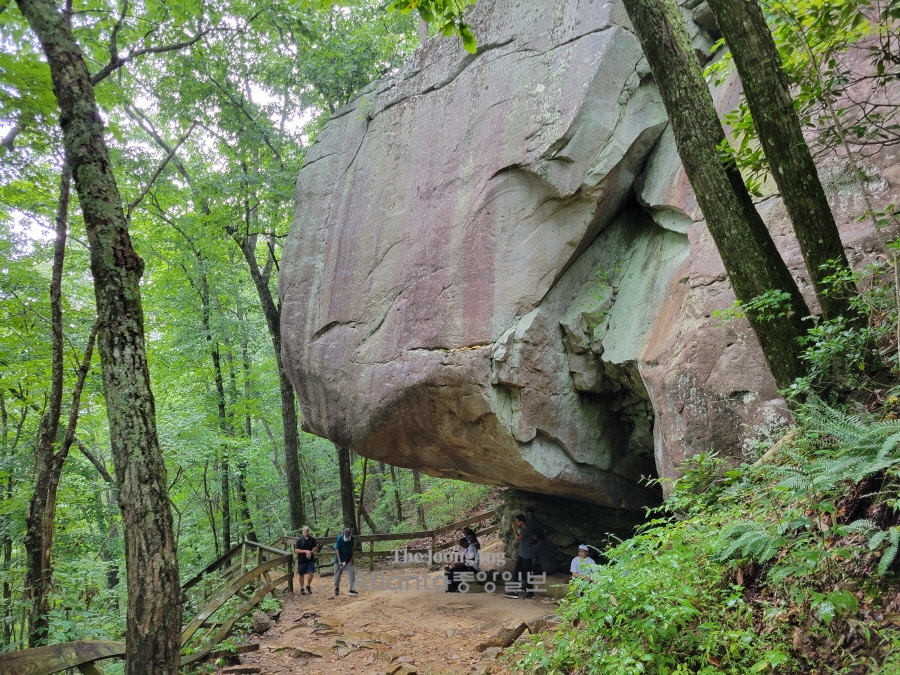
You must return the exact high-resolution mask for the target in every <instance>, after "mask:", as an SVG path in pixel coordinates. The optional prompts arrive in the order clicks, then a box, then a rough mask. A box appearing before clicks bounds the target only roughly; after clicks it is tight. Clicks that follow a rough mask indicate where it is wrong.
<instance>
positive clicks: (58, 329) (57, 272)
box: [25, 160, 72, 648]
mask: <svg viewBox="0 0 900 675" xmlns="http://www.w3.org/2000/svg"><path fill="white" fill-rule="evenodd" d="M71 183H72V173H71V170H70V167H69V163H68V162H67V161H65V160H63V170H62V177H61V180H60V187H59V201H58V203H57V207H56V222H55V230H56V241H55V242H54V246H53V268H52V271H51V273H50V351H51V359H50V395H49V400H48V406H47V411H46V412H45V413H44V415H43V417H42V418H41V423H40V425H39V426H38V435H37V442H36V443H35V450H34V474H35V476H34V492H33V493H32V496H31V499H30V500H29V502H28V509H27V510H26V511H25V551H26V556H25V597H26V600H28V601H30V604H31V606H30V610H29V616H28V646H29V647H32V648H33V647H37V646H38V645H40V644H42V643H43V642H44V641H45V640H46V638H47V630H48V616H47V615H48V612H49V605H48V599H49V585H50V570H49V569H48V568H47V563H49V561H47V562H45V560H44V553H45V551H46V550H47V549H48V547H49V543H48V542H47V541H45V539H44V533H45V530H46V519H47V500H48V498H49V491H50V483H51V481H52V465H53V454H54V445H55V444H56V441H57V435H58V433H59V419H60V416H61V415H62V396H63V374H64V373H63V325H62V274H63V266H64V264H65V258H66V236H67V234H68V224H69V195H70V190H71Z"/></svg>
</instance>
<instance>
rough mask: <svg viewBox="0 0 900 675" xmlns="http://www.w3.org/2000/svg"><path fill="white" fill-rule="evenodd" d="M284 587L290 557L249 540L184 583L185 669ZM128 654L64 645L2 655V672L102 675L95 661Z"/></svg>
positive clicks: (113, 647) (115, 647)
mask: <svg viewBox="0 0 900 675" xmlns="http://www.w3.org/2000/svg"><path fill="white" fill-rule="evenodd" d="M285 583H286V584H287V587H288V590H291V591H292V590H293V585H294V566H293V555H292V553H291V552H290V551H285V550H282V549H279V548H275V547H272V546H265V545H263V544H258V543H256V542H252V541H245V542H243V543H242V544H240V545H238V546H235V547H234V548H233V549H231V550H230V551H229V552H228V553H226V554H225V555H223V556H222V557H221V558H219V559H218V560H216V561H215V562H214V563H212V564H211V565H209V566H207V567H206V569H204V570H203V571H202V572H200V573H199V574H197V575H196V576H194V577H192V578H191V579H189V580H188V581H186V582H185V583H184V584H182V587H181V590H182V594H183V597H184V604H185V614H186V615H188V616H190V615H193V616H194V618H193V619H192V620H191V621H190V622H189V623H188V624H187V625H186V626H185V627H184V629H183V630H182V631H181V644H182V648H184V649H185V651H187V652H188V653H187V654H186V655H185V656H183V657H182V658H181V665H182V666H186V665H188V664H190V663H194V662H196V661H199V660H200V659H203V658H205V657H206V656H208V655H209V653H210V652H211V651H212V650H213V649H215V648H216V646H217V645H218V644H219V643H220V642H221V641H222V640H223V639H225V637H226V636H227V635H228V633H229V632H230V631H231V629H232V627H233V626H234V624H235V622H237V621H238V620H240V619H241V618H242V617H244V616H246V615H247V614H248V613H249V612H250V611H251V610H252V609H253V608H254V607H256V605H258V604H259V603H260V601H261V600H262V599H263V598H264V597H266V595H268V594H269V593H272V592H274V591H275V589H276V588H277V587H278V586H280V585H282V584H285ZM235 597H237V598H240V599H241V600H243V602H242V603H241V604H240V605H239V606H238V607H236V608H232V607H227V606H226V605H227V603H228V601H229V600H231V599H232V598H235ZM223 608H225V611H224V616H223V617H221V619H218V618H216V617H215V615H216V613H217V612H219V613H222V612H220V610H222V609H223ZM124 655H125V643H124V642H65V643H62V644H56V645H48V646H46V647H38V648H36V649H26V650H23V651H18V652H10V653H8V654H0V673H2V674H3V675H52V674H53V673H59V672H62V671H64V670H68V669H71V668H75V669H77V670H78V671H79V672H80V673H82V674H83V675H103V671H101V670H100V669H99V668H98V667H97V665H96V662H97V661H101V660H103V659H110V658H116V657H118V658H121V657H123V656H124Z"/></svg>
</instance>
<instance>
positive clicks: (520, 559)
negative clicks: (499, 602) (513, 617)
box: [506, 513, 540, 600]
mask: <svg viewBox="0 0 900 675" xmlns="http://www.w3.org/2000/svg"><path fill="white" fill-rule="evenodd" d="M534 521H535V519H534V518H532V522H534ZM538 524H540V523H538ZM512 530H513V536H514V537H515V538H516V541H518V542H519V551H518V555H517V556H516V569H515V578H516V584H515V586H514V587H512V588H511V589H510V586H509V585H507V588H508V589H509V590H507V593H506V597H507V598H518V597H519V590H524V591H525V599H526V600H533V599H534V590H532V589H531V587H530V586H529V584H528V576H529V575H530V574H531V573H532V571H533V568H532V558H533V557H534V535H535V531H534V530H533V529H532V527H531V526H530V525H528V522H527V521H526V519H525V515H524V514H521V513H520V514H518V515H517V516H516V518H515V520H514V521H513V524H512Z"/></svg>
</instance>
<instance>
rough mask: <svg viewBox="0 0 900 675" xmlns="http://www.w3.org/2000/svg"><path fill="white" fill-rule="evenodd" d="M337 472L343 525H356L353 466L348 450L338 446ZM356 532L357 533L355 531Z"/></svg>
mask: <svg viewBox="0 0 900 675" xmlns="http://www.w3.org/2000/svg"><path fill="white" fill-rule="evenodd" d="M337 453H338V473H339V474H340V479H341V511H342V515H343V520H344V527H356V504H355V503H354V502H355V501H356V500H355V499H354V494H353V467H352V466H351V460H350V451H349V450H348V449H347V448H342V447H340V446H338V448H337ZM357 534H358V533H357Z"/></svg>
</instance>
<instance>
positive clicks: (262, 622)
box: [253, 612, 272, 633]
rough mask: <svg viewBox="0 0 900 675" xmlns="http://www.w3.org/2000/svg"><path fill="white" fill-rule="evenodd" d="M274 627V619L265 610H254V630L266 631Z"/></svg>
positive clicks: (255, 631)
mask: <svg viewBox="0 0 900 675" xmlns="http://www.w3.org/2000/svg"><path fill="white" fill-rule="evenodd" d="M271 627H272V619H270V618H269V617H268V615H267V614H266V613H265V612H253V632H254V633H265V632H266V631H267V630H269V629H270V628H271Z"/></svg>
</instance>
